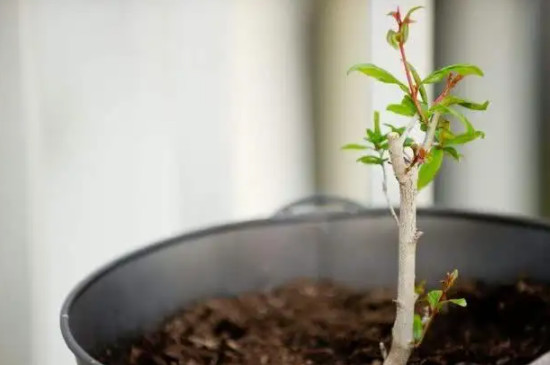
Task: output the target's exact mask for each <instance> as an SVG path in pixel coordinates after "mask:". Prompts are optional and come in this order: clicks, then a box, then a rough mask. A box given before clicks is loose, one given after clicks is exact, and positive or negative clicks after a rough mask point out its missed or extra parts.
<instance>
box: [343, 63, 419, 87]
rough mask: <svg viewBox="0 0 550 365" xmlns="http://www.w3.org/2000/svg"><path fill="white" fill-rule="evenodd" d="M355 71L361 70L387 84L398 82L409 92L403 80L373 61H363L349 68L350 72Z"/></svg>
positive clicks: (397, 83)
mask: <svg viewBox="0 0 550 365" xmlns="http://www.w3.org/2000/svg"><path fill="white" fill-rule="evenodd" d="M353 71H359V72H361V73H363V74H365V75H367V76H370V77H373V78H375V79H376V80H378V81H380V82H383V83H386V84H396V85H398V86H399V87H400V88H401V90H403V91H404V92H406V93H408V92H409V88H408V87H407V86H405V84H403V83H402V82H401V81H399V80H398V79H397V78H396V77H395V76H393V75H392V74H391V73H389V72H388V71H386V70H384V69H383V68H380V67H378V66H375V65H373V64H372V63H361V64H357V65H354V66H352V67H351V68H350V69H349V70H348V74H349V73H351V72H353Z"/></svg>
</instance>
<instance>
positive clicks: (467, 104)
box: [432, 95, 489, 110]
mask: <svg viewBox="0 0 550 365" xmlns="http://www.w3.org/2000/svg"><path fill="white" fill-rule="evenodd" d="M438 104H441V105H445V106H450V105H455V104H458V105H460V106H461V107H464V108H467V109H471V110H487V107H488V106H489V101H486V102H484V103H481V104H480V103H475V102H473V101H470V100H465V99H462V98H459V97H457V96H454V95H447V96H446V97H444V98H443V100H441V101H440V102H439V103H438ZM432 108H433V107H432Z"/></svg>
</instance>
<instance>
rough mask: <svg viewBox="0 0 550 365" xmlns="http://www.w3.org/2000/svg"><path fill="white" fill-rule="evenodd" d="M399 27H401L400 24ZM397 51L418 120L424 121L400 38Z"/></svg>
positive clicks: (416, 90)
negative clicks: (399, 54)
mask: <svg viewBox="0 0 550 365" xmlns="http://www.w3.org/2000/svg"><path fill="white" fill-rule="evenodd" d="M399 27H401V25H400V26H399ZM399 52H400V53H401V60H402V61H403V67H404V68H405V74H406V75H407V82H408V84H409V92H410V94H411V99H412V100H413V103H414V106H415V107H416V112H417V113H418V116H419V117H420V120H421V121H422V122H425V121H426V118H425V117H424V113H423V112H422V107H421V106H420V102H419V101H418V88H417V87H415V85H414V83H413V80H412V76H411V70H410V69H409V63H408V62H407V56H406V54H405V45H404V43H403V41H401V40H400V41H399Z"/></svg>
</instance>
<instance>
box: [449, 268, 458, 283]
mask: <svg viewBox="0 0 550 365" xmlns="http://www.w3.org/2000/svg"><path fill="white" fill-rule="evenodd" d="M456 279H458V270H457V269H454V270H453V271H452V272H451V273H449V274H448V277H447V280H448V282H449V287H451V286H453V284H454V283H455V281H456Z"/></svg>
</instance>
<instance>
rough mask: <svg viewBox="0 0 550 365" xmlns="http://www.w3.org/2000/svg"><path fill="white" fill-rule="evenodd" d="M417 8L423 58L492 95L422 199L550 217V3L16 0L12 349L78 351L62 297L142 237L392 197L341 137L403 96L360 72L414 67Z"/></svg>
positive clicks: (1, 32) (5, 258) (6, 337)
mask: <svg viewBox="0 0 550 365" xmlns="http://www.w3.org/2000/svg"><path fill="white" fill-rule="evenodd" d="M397 5H400V6H401V7H402V8H409V7H411V6H414V5H423V6H424V7H425V9H424V10H423V11H419V12H417V13H416V16H415V18H416V19H417V21H418V23H416V24H414V26H413V27H412V29H411V36H410V39H409V42H408V54H409V58H410V61H411V62H412V63H413V64H414V65H415V66H416V68H417V69H418V70H419V72H420V73H421V74H423V75H426V74H427V73H429V72H430V71H431V70H433V69H434V68H437V67H440V66H443V65H446V64H448V63H459V62H465V63H475V64H478V65H479V66H481V68H482V69H483V70H484V71H485V73H486V76H485V78H483V79H480V78H479V79H476V78H469V79H467V80H466V81H465V82H464V83H463V85H462V86H461V87H460V88H459V90H458V92H457V93H458V94H460V95H465V96H468V97H469V98H471V99H474V100H478V101H483V100H486V99H489V100H491V102H492V104H491V106H490V109H489V111H488V112H485V113H482V114H478V115H471V118H472V121H473V122H474V123H475V125H476V126H477V127H478V128H479V129H481V130H484V131H485V132H486V134H487V137H486V139H485V140H484V141H482V142H476V143H473V144H472V145H471V146H468V147H467V148H465V149H463V150H462V152H463V154H464V155H465V158H464V160H463V161H462V162H461V163H460V165H459V164H456V163H452V162H447V163H445V165H444V169H443V172H442V174H441V176H440V177H439V178H438V180H437V181H436V183H435V184H434V186H433V187H431V188H429V189H426V190H425V191H424V192H423V193H422V196H421V204H422V205H423V206H430V205H433V204H435V205H438V206H448V207H453V208H464V209H470V210H478V211H488V212H498V213H503V214H514V215H527V216H542V215H546V216H548V215H550V192H549V191H548V189H547V187H548V186H550V144H549V143H548V139H549V138H550V128H549V122H550V121H549V120H548V118H549V117H548V115H549V113H548V111H549V110H548V108H549V107H548V105H550V96H549V93H548V92H547V91H546V85H548V84H550V25H549V24H548V22H547V21H543V19H544V18H543V17H545V16H546V15H547V14H549V13H550V1H545V0H530V1H525V0H481V1H480V0H438V1H437V0H416V1H412V0H402V1H389V0H345V1H341V0H156V1H150V0H133V1H129V0H128V1H126V0H95V1H91V0H49V1H39V0H2V1H0V67H1V70H2V71H3V72H1V75H2V76H1V77H0V123H1V124H0V290H1V293H2V299H1V300H0V328H1V331H0V363H2V364H32V365H35V364H36V365H38V364H40V365H69V364H72V363H73V359H72V355H71V354H70V353H69V351H68V350H66V348H65V346H64V344H63V341H62V339H61V335H60V332H59V330H58V312H59V310H60V307H61V303H62V301H63V299H64V297H65V296H66V295H67V293H68V292H69V290H70V289H71V288H72V287H73V286H74V285H75V284H76V283H77V282H78V281H79V280H80V279H82V278H83V277H84V276H85V275H87V274H88V273H89V272H90V271H92V270H94V269H96V268H97V267H98V266H100V265H102V264H104V263H106V262H107V261H108V260H111V259H113V258H115V257H117V256H118V255H120V254H122V253H124V252H126V251H128V250H132V249H136V248H138V247H141V246H143V245H145V244H148V243H152V242H155V241H158V240H160V239H163V238H166V237H170V236H172V235H175V234H177V233H181V232H183V231H187V230H190V229H194V228H199V227H206V226H210V225H214V224H219V223H224V222H229V221H238V220H245V219H252V218H259V217H266V216H269V215H270V214H271V213H272V212H273V211H274V210H276V209H277V208H279V207H281V206H282V205H284V204H286V203H288V202H290V201H293V200H295V199H298V198H301V197H304V196H307V195H310V194H313V193H316V192H317V193H330V194H337V195H341V196H344V197H348V198H352V199H355V200H357V201H360V202H361V203H363V204H365V205H368V206H382V205H384V198H383V196H382V195H381V189H380V182H381V176H380V173H379V172H378V171H375V170H371V169H368V168H365V167H363V166H359V165H357V164H356V163H355V158H356V157H357V156H356V155H354V154H353V153H349V152H348V153H344V152H341V151H340V150H339V149H340V146H342V145H343V144H345V143H349V142H354V141H357V140H359V139H360V138H361V136H362V135H363V133H364V130H365V128H366V127H367V126H369V125H370V123H371V115H372V112H373V110H375V109H380V110H384V107H385V105H387V104H388V103H390V102H396V101H398V100H400V96H399V93H400V91H399V90H398V89H397V88H395V90H394V88H392V87H391V86H388V85H379V84H375V83H373V82H372V81H371V80H369V79H367V78H366V77H364V76H362V75H360V74H352V75H350V76H347V77H346V70H347V69H348V68H349V66H351V65H352V64H354V63H360V62H372V63H375V64H378V65H379V66H382V67H384V68H386V69H388V70H390V71H392V72H393V73H394V74H396V75H402V71H401V67H400V66H401V65H400V60H399V56H398V54H397V52H395V51H394V50H393V49H392V48H390V47H389V46H387V45H386V41H385V34H386V31H387V30H388V29H389V28H390V27H392V26H393V24H392V19H391V18H390V17H387V16H386V13H388V12H389V11H390V10H393V9H394V8H395V7H396V6H397ZM435 91H437V90H435ZM430 92H431V93H433V92H434V91H433V90H430ZM382 119H383V121H392V122H398V121H400V120H399V119H398V118H396V117H395V116H394V115H390V114H388V113H386V112H384V111H383V112H382ZM403 122H405V121H403ZM390 193H391V195H392V199H393V200H394V201H397V200H396V199H397V192H396V187H395V186H394V185H393V184H392V186H391V187H390Z"/></svg>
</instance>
